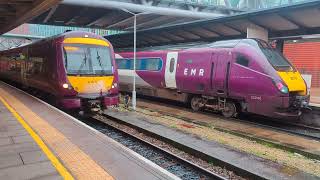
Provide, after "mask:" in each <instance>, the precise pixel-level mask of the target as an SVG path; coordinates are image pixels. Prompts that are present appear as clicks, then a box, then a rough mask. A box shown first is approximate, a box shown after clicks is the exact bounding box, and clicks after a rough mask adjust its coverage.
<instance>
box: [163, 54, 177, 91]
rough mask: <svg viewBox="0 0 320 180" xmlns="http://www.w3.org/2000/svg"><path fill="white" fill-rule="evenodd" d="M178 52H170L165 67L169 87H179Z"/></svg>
mask: <svg viewBox="0 0 320 180" xmlns="http://www.w3.org/2000/svg"><path fill="white" fill-rule="evenodd" d="M177 61H178V52H168V54H167V59H166V69H165V77H164V78H165V83H166V87H167V88H177V83H176V71H177Z"/></svg>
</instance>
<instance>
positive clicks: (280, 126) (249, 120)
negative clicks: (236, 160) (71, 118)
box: [142, 99, 320, 141]
mask: <svg viewBox="0 0 320 180" xmlns="http://www.w3.org/2000/svg"><path fill="white" fill-rule="evenodd" d="M143 100H144V99H142V101H143ZM145 102H147V103H150V104H152V103H154V102H151V100H149V99H147V101H145ZM168 103H169V106H171V107H173V108H179V109H181V107H180V106H178V105H175V104H174V102H172V103H170V102H166V104H164V103H162V102H156V103H155V104H158V105H164V106H168ZM179 105H180V104H179ZM146 108H148V107H146ZM183 110H184V111H187V112H193V111H192V110H190V109H188V108H184V107H183ZM199 113H201V114H204V115H208V116H218V117H219V118H221V119H225V120H228V121H232V122H241V123H246V124H252V125H255V126H258V127H264V128H268V129H272V130H276V131H282V132H286V133H289V134H294V135H298V136H303V137H306V138H309V139H314V140H317V141H320V127H313V126H309V125H305V124H301V123H294V122H288V121H280V120H276V119H271V118H266V117H262V116H256V115H245V116H243V117H241V118H237V119H235V118H230V119H226V118H224V117H223V116H221V115H219V114H216V113H214V112H211V111H202V112H199ZM168 115H170V116H172V117H176V118H180V119H185V120H187V121H192V122H194V119H192V118H190V117H181V116H179V117H178V116H176V115H175V114H172V113H168Z"/></svg>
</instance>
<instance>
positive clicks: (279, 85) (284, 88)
mask: <svg viewBox="0 0 320 180" xmlns="http://www.w3.org/2000/svg"><path fill="white" fill-rule="evenodd" d="M276 86H277V88H278V89H279V91H281V92H282V93H284V94H287V93H289V89H288V87H287V86H285V85H284V84H283V83H282V82H277V83H276Z"/></svg>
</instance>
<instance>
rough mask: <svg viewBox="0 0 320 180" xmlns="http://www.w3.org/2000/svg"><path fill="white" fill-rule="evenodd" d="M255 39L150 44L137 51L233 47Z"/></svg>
mask: <svg viewBox="0 0 320 180" xmlns="http://www.w3.org/2000/svg"><path fill="white" fill-rule="evenodd" d="M254 41H257V39H234V40H223V41H216V42H212V43H208V42H196V43H184V44H176V45H165V46H151V47H145V48H138V49H137V50H138V51H160V50H171V51H175V50H187V49H194V48H197V49H198V48H234V47H236V46H237V44H239V43H242V42H243V43H246V44H251V45H252V44H253V42H254ZM131 51H133V49H132V48H123V49H118V52H131Z"/></svg>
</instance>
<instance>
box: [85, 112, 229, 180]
mask: <svg viewBox="0 0 320 180" xmlns="http://www.w3.org/2000/svg"><path fill="white" fill-rule="evenodd" d="M87 118H92V119H94V120H97V121H100V122H103V123H104V125H106V126H108V127H110V128H112V129H114V130H116V131H118V132H120V133H122V134H125V135H126V136H128V137H131V138H133V139H135V140H136V141H139V142H141V143H143V144H145V145H146V146H149V147H151V148H153V149H156V150H157V151H159V152H161V153H163V154H164V155H165V157H171V158H173V159H176V160H177V161H178V162H179V163H182V164H185V165H187V166H189V167H192V168H193V169H194V170H196V171H197V172H200V173H201V174H202V175H205V176H206V177H209V179H217V180H227V178H225V177H223V176H220V175H219V174H217V173H214V172H211V171H208V170H207V169H205V168H202V167H200V166H198V165H197V164H195V163H192V162H190V161H188V160H186V159H183V158H181V157H179V156H177V155H175V154H173V153H171V152H169V151H167V150H165V149H163V148H161V147H159V146H157V145H154V144H151V143H150V142H148V141H146V140H144V139H142V138H140V137H138V136H136V135H134V134H130V133H129V132H126V131H124V130H122V129H120V128H118V127H116V126H114V125H112V124H111V123H107V122H106V121H101V120H100V119H98V118H95V117H87ZM106 120H110V119H106ZM111 121H113V120H111ZM113 122H114V121H113ZM130 128H132V127H130Z"/></svg>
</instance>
